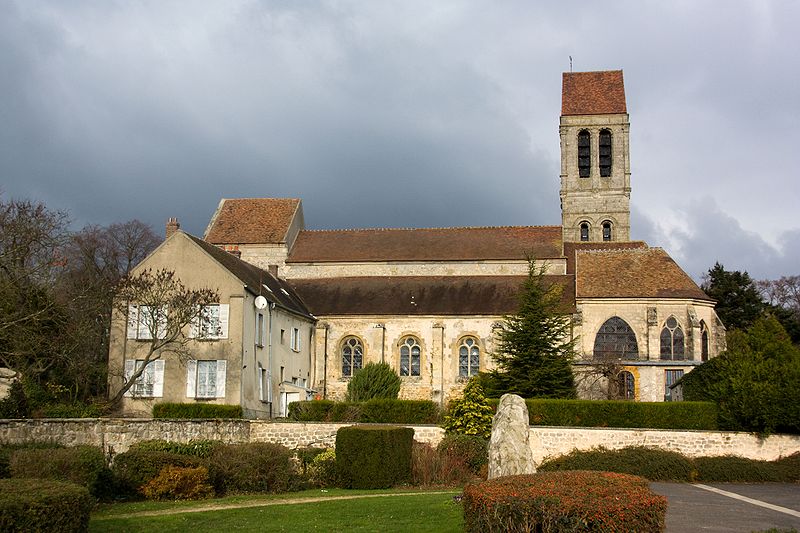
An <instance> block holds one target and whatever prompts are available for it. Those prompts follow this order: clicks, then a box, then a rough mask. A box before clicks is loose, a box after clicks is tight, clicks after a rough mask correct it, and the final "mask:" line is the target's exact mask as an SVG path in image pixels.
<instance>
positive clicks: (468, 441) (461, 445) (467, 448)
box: [438, 433, 489, 474]
mask: <svg viewBox="0 0 800 533" xmlns="http://www.w3.org/2000/svg"><path fill="white" fill-rule="evenodd" d="M438 451H439V453H442V454H449V455H453V456H455V457H461V458H463V461H464V463H465V464H466V465H467V466H468V467H469V469H470V471H472V473H473V474H480V472H481V470H482V469H483V467H484V466H486V465H488V464H489V441H488V440H486V439H484V438H483V437H479V436H477V435H458V434H456V433H450V434H448V435H445V436H444V438H443V439H442V441H441V442H440V443H439V446H438Z"/></svg>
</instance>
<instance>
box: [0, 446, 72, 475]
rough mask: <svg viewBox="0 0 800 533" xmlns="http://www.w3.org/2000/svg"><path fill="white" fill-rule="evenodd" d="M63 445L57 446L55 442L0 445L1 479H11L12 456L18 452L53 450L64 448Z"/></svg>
mask: <svg viewBox="0 0 800 533" xmlns="http://www.w3.org/2000/svg"><path fill="white" fill-rule="evenodd" d="M63 447H64V446H62V445H61V444H56V443H53V442H26V443H24V444H2V445H0V478H6V477H11V471H10V470H9V462H10V461H11V455H13V454H14V452H16V451H17V450H36V449H47V450H52V449H54V448H63Z"/></svg>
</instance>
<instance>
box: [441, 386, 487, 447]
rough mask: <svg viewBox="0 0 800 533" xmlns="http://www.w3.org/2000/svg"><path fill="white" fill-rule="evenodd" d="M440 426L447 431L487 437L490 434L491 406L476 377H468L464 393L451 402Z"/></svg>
mask: <svg viewBox="0 0 800 533" xmlns="http://www.w3.org/2000/svg"><path fill="white" fill-rule="evenodd" d="M442 426H443V427H444V430H445V431H446V432H447V433H458V434H460V435H477V436H479V437H484V438H489V436H490V435H491V434H492V408H491V406H490V405H489V402H488V400H487V399H486V396H484V395H483V389H482V388H481V386H480V382H479V381H478V379H476V378H472V379H470V380H469V383H467V386H466V387H465V388H464V395H463V396H462V397H461V398H460V399H458V400H455V401H453V402H451V404H450V409H449V412H448V413H447V415H445V417H444V423H443V424H442Z"/></svg>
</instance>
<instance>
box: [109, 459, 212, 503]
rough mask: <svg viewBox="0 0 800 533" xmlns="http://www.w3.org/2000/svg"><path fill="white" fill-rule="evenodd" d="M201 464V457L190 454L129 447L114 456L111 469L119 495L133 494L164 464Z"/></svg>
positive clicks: (183, 465) (191, 465) (193, 465)
mask: <svg viewBox="0 0 800 533" xmlns="http://www.w3.org/2000/svg"><path fill="white" fill-rule="evenodd" d="M202 464H203V462H202V459H200V458H199V457H193V456H191V455H181V454H178V453H170V452H159V451H150V450H138V449H135V448H131V449H130V450H128V451H127V452H124V453H121V454H119V455H117V456H116V457H114V464H113V465H112V467H111V471H112V473H113V474H114V481H115V483H116V485H117V491H118V492H119V495H121V496H123V495H124V496H135V495H136V494H138V493H139V490H140V489H141V488H142V487H143V486H144V485H145V484H146V483H148V482H149V481H150V480H152V479H153V478H154V477H156V476H157V475H158V474H159V473H160V472H161V470H162V469H163V468H164V467H166V466H180V467H197V466H202Z"/></svg>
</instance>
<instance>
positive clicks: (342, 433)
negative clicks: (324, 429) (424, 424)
mask: <svg viewBox="0 0 800 533" xmlns="http://www.w3.org/2000/svg"><path fill="white" fill-rule="evenodd" d="M413 442H414V430H413V429H411V428H404V427H397V426H350V427H343V428H340V429H339V431H337V432H336V472H337V475H338V478H339V481H340V483H341V485H342V487H343V488H347V489H383V488H389V487H393V486H395V485H399V484H402V483H408V482H409V481H410V480H411V447H412V443H413Z"/></svg>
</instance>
